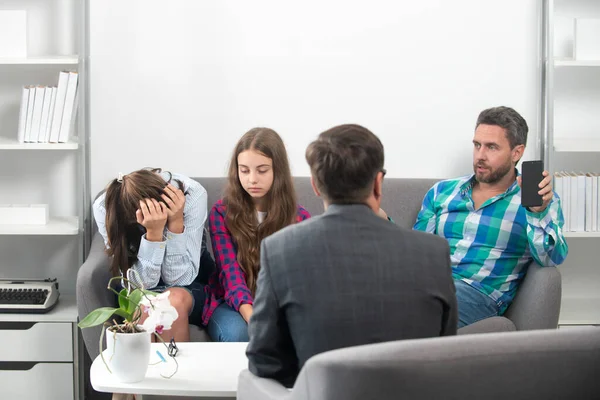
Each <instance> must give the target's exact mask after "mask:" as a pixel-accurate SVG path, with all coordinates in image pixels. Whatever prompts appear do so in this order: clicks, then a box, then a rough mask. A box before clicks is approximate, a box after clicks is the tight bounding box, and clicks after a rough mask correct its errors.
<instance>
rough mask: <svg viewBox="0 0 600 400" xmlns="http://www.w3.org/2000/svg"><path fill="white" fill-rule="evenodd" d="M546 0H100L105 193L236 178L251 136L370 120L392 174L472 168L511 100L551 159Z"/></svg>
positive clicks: (296, 147) (94, 121) (296, 144)
mask: <svg viewBox="0 0 600 400" xmlns="http://www.w3.org/2000/svg"><path fill="white" fill-rule="evenodd" d="M539 6H540V4H539V0H505V1H502V2H498V1H491V0H488V1H482V0H460V1H452V2H450V1H447V0H428V1H396V2H391V1H380V0H373V1H368V2H366V1H348V0H345V1H341V0H335V1H334V0H329V1H316V0H309V1H304V2H302V3H290V2H283V1H277V0H254V1H251V2H250V1H247V2H244V1H231V0H230V1H219V2H204V1H202V2H200V1H196V0H170V1H169V2H168V3H166V2H164V1H158V0H130V1H126V2H123V1H119V0H91V12H90V14H91V17H90V54H91V58H90V66H91V73H90V75H91V128H92V130H91V139H92V141H91V153H92V154H91V156H92V157H91V167H92V170H91V176H92V185H91V190H92V193H93V194H95V193H96V192H97V191H98V190H100V189H101V188H102V187H103V186H104V185H105V184H106V183H107V182H108V180H109V179H112V178H113V177H115V176H116V174H117V172H119V171H122V172H128V171H131V170H134V169H137V168H141V167H144V166H160V167H163V168H166V169H170V170H173V171H178V172H183V173H186V174H188V175H192V176H222V175H224V174H225V171H226V166H227V162H228V160H229V157H230V152H231V150H232V148H233V146H234V144H235V142H236V141H237V139H238V138H239V137H240V136H241V135H242V134H243V133H244V132H246V131H247V130H248V129H250V128H252V127H254V126H268V127H271V128H273V129H275V130H276V131H278V132H279V133H280V134H281V135H282V137H283V138H284V141H285V142H286V144H287V147H288V151H289V156H290V159H291V164H292V168H293V173H294V174H295V175H308V172H309V171H308V167H307V166H306V163H305V161H304V150H305V148H306V146H307V144H308V143H309V142H310V141H311V140H313V139H314V138H315V137H316V136H317V135H318V134H319V133H320V132H322V131H323V130H325V129H327V128H330V127H331V126H333V125H337V124H341V123H350V122H353V123H359V124H362V125H364V126H366V127H368V128H369V129H371V130H372V131H373V132H374V133H375V134H377V135H378V136H379V137H380V139H381V140H382V141H383V143H384V145H385V148H386V167H387V169H388V174H389V175H388V176H391V177H440V178H441V177H449V176H455V175H460V174H466V173H470V172H471V146H472V145H471V139H472V135H473V129H474V123H475V119H476V117H477V114H478V113H479V112H480V111H481V110H482V109H484V108H487V107H491V106H496V105H509V106H512V107H514V108H515V109H517V110H518V111H519V112H520V113H522V115H523V116H524V117H525V118H526V119H527V121H528V123H529V126H530V138H529V147H528V151H527V152H526V157H525V158H526V159H527V158H530V159H531V158H534V157H535V155H536V154H538V150H537V149H538V143H537V141H538V137H539V134H538V115H539V109H538V103H539V98H540V95H539V80H540V75H539V58H538V57H539V43H538V39H539V19H540V10H539Z"/></svg>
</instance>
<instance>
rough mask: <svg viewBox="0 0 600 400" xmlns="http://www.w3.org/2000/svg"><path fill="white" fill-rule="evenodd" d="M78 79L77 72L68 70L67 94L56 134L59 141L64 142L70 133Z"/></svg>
mask: <svg viewBox="0 0 600 400" xmlns="http://www.w3.org/2000/svg"><path fill="white" fill-rule="evenodd" d="M78 80H79V74H78V73H77V72H69V83H68V85H67V94H66V96H65V106H64V111H63V117H62V121H61V123H60V134H59V136H58V141H59V143H65V142H67V141H68V140H69V136H70V134H71V126H72V122H73V116H74V114H75V112H74V108H75V107H76V106H77V105H76V104H75V98H76V94H77V82H78Z"/></svg>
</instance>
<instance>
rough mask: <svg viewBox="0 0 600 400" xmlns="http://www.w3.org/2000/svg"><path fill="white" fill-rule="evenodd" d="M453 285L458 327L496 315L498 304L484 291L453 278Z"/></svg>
mask: <svg viewBox="0 0 600 400" xmlns="http://www.w3.org/2000/svg"><path fill="white" fill-rule="evenodd" d="M454 285H455V286H456V299H457V301H458V327H459V328H462V327H463V326H466V325H470V324H473V323H475V322H477V321H480V320H482V319H485V318H490V317H494V316H496V315H498V313H499V311H500V310H499V307H498V304H496V302H495V301H494V300H493V299H491V298H490V297H489V296H487V295H486V294H485V293H482V292H480V291H479V290H477V289H475V288H474V287H472V286H471V285H469V284H468V283H466V282H464V281H462V280H455V281H454Z"/></svg>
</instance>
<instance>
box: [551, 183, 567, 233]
mask: <svg viewBox="0 0 600 400" xmlns="http://www.w3.org/2000/svg"><path fill="white" fill-rule="evenodd" d="M552 179H553V180H554V182H553V183H552V186H553V190H554V193H556V194H557V195H558V198H559V199H560V206H561V209H562V212H563V216H564V212H565V210H564V207H565V202H564V200H563V181H562V175H561V174H560V173H559V172H555V173H554V177H553V178H552ZM564 229H565V225H563V230H564Z"/></svg>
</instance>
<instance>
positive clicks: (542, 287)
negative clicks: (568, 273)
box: [458, 263, 562, 335]
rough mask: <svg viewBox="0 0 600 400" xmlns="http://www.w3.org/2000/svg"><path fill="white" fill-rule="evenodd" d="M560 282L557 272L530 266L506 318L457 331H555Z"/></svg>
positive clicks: (560, 293) (496, 318) (462, 333)
mask: <svg viewBox="0 0 600 400" xmlns="http://www.w3.org/2000/svg"><path fill="white" fill-rule="evenodd" d="M561 282H562V281H561V276H560V272H559V271H558V268H554V267H540V266H539V265H538V264H535V263H533V264H531V265H530V266H529V270H528V271H527V274H526V275H525V279H524V280H523V282H522V283H521V286H520V287H519V290H518V291H517V295H516V296H515V299H514V301H513V303H512V304H511V305H510V307H508V310H506V313H505V314H504V316H502V317H493V318H488V319H484V320H482V321H479V322H476V323H474V324H472V325H469V326H465V327H464V328H461V329H459V330H458V334H459V335H464V334H470V333H488V332H508V331H515V330H518V331H524V330H534V329H556V328H557V327H558V316H559V314H560V299H561V296H562V285H561Z"/></svg>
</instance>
